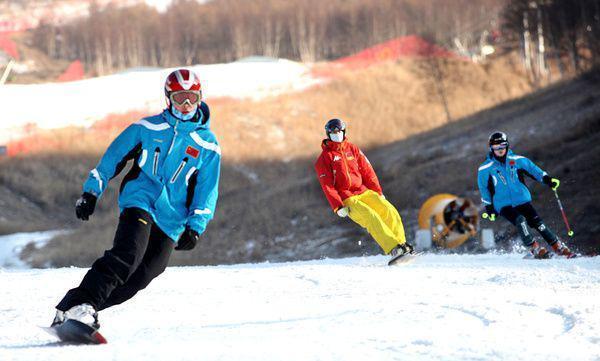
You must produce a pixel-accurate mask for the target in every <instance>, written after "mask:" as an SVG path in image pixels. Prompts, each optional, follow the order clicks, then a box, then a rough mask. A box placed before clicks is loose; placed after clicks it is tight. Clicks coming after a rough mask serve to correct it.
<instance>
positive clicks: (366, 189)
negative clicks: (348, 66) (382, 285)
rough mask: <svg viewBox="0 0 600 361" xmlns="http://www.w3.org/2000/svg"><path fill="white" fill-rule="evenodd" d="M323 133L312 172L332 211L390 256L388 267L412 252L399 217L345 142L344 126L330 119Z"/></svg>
mask: <svg viewBox="0 0 600 361" xmlns="http://www.w3.org/2000/svg"><path fill="white" fill-rule="evenodd" d="M325 133H326V134H327V138H326V139H324V140H323V143H322V145H321V147H322V148H323V152H322V153H321V155H320V156H319V159H317V162H316V164H315V170H316V172H317V177H318V178H319V183H321V188H323V192H324V193H325V197H327V200H328V201H329V204H330V205H331V208H332V209H333V211H334V212H335V213H336V214H337V215H338V216H340V217H342V218H344V217H347V216H350V219H352V220H353V221H354V222H356V223H358V224H359V225H360V226H362V227H363V228H366V229H367V231H368V232H369V234H371V236H372V237H373V238H374V239H375V241H376V242H377V243H378V244H379V246H380V247H381V248H382V249H383V251H384V252H385V254H391V255H392V259H391V260H390V264H391V263H393V262H394V261H396V260H397V259H399V258H400V257H402V256H403V255H404V254H406V253H412V252H413V247H412V246H411V245H410V244H408V243H407V242H406V237H405V235H404V226H403V225H402V219H401V218H400V214H398V211H397V210H396V208H395V207H394V206H393V205H392V204H391V203H390V202H388V201H387V200H386V199H385V197H384V196H383V191H382V189H381V185H379V180H378V179H377V175H376V174H375V171H374V170H373V167H372V166H371V163H370V162H369V160H368V159H367V157H366V156H365V155H364V154H363V152H362V151H361V150H360V149H359V148H358V147H357V146H356V145H354V144H352V143H350V142H349V141H348V140H347V139H346V124H345V123H344V122H343V121H342V120H340V119H331V120H330V121H328V122H327V124H326V125H325Z"/></svg>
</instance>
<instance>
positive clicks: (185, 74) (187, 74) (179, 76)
mask: <svg viewBox="0 0 600 361" xmlns="http://www.w3.org/2000/svg"><path fill="white" fill-rule="evenodd" d="M177 92H195V93H198V95H199V97H200V98H202V85H201V84H200V79H199V78H198V76H197V75H196V74H195V73H194V72H193V71H190V70H187V69H177V70H175V71H173V72H172V73H171V74H169V76H168V77H167V80H166V81H165V96H166V97H167V103H168V104H169V105H170V103H171V95H172V94H173V93H177Z"/></svg>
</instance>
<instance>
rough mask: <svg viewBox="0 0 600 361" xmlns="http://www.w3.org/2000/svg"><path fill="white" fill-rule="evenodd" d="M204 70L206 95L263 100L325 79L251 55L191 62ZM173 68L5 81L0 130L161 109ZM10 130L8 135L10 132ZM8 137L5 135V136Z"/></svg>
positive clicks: (295, 66)
mask: <svg viewBox="0 0 600 361" xmlns="http://www.w3.org/2000/svg"><path fill="white" fill-rule="evenodd" d="M188 69H191V70H193V71H195V72H196V74H198V76H199V77H200V81H201V82H202V89H203V94H204V96H205V97H206V99H208V100H210V99H211V98H213V99H214V98H218V97H229V98H242V99H244V98H248V99H254V100H256V99H261V98H265V97H269V96H274V95H278V94H282V93H286V92H290V91H297V90H302V89H305V88H307V87H309V86H312V85H315V84H317V83H319V82H320V80H318V79H317V78H314V77H313V76H312V75H311V73H310V67H309V66H308V65H305V64H302V63H297V62H293V61H290V60H285V59H271V58H249V59H246V60H244V59H242V60H240V61H237V62H233V63H227V64H212V65H196V66H192V67H188ZM173 70H174V68H173V69H156V68H139V69H131V70H129V71H126V72H122V73H119V74H114V75H108V76H103V77H98V78H91V79H85V80H81V81H74V82H67V83H43V84H28V85H19V84H14V85H12V84H8V85H4V86H0V108H2V109H3V114H2V119H3V120H2V121H1V122H0V135H2V134H1V133H7V132H9V131H12V132H18V129H19V128H21V127H24V126H26V125H27V124H35V125H36V126H37V127H39V128H43V129H53V128H62V127H66V126H88V125H90V124H92V123H93V122H94V121H96V120H99V119H102V118H104V117H105V116H107V115H108V114H114V113H124V112H128V111H132V110H147V111H151V112H158V111H160V110H161V109H163V108H164V106H165V97H164V90H163V89H164V88H163V87H164V81H165V79H166V77H167V75H168V74H169V73H170V72H171V71H173ZM5 135H6V134H5ZM0 140H2V139H0Z"/></svg>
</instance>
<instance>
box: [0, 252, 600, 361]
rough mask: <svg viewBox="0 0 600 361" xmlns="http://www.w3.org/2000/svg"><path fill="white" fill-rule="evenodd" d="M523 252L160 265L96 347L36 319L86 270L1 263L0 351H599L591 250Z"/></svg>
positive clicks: (445, 354)
mask: <svg viewBox="0 0 600 361" xmlns="http://www.w3.org/2000/svg"><path fill="white" fill-rule="evenodd" d="M521 257H522V255H519V254H508V255H498V254H486V255H424V256H421V257H420V258H419V259H417V260H416V261H415V262H414V263H412V264H407V265H402V266H395V267H388V266H386V262H387V257H383V256H374V257H363V258H347V259H338V260H321V261H308V262H293V263H281V264H269V263H264V264H244V265H233V266H213V267H170V268H168V269H167V271H166V272H165V273H164V274H163V275H161V276H160V277H159V278H158V279H156V280H155V281H154V282H153V283H152V284H151V285H150V286H149V287H148V288H147V289H146V290H144V291H141V292H140V293H139V294H138V295H137V296H136V297H135V298H134V299H132V300H131V301H129V302H127V303H125V304H123V305H120V306H116V307H114V308H111V309H108V310H105V311H103V312H101V314H100V321H101V323H102V328H101V331H102V333H103V335H104V336H105V337H106V338H107V339H108V342H109V343H108V345H102V346H69V345H67V346H65V345H60V344H58V343H57V342H56V341H55V340H54V339H53V338H52V337H51V336H50V335H47V334H46V333H45V332H44V331H43V330H41V329H39V328H38V327H37V326H40V325H47V324H49V323H50V321H51V319H52V317H53V307H54V305H55V304H56V303H57V302H58V301H59V298H60V297H61V296H62V295H63V294H64V292H65V291H67V290H68V289H69V288H72V287H73V286H76V285H77V284H78V282H79V281H80V279H81V277H82V276H83V274H84V273H85V271H86V270H85V269H80V268H63V269H53V270H37V269H35V270H6V269H4V270H1V269H0V289H1V290H2V297H0V314H1V315H2V322H1V323H0V360H37V361H44V360H52V361H56V360H102V361H107V360H145V361H146V360H302V361H306V360H600V336H599V335H600V303H599V302H598V301H599V299H600V298H599V296H600V258H599V257H596V258H579V259H574V260H566V259H552V260H544V261H537V260H523V259H522V258H521Z"/></svg>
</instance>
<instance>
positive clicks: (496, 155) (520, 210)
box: [477, 132, 575, 258]
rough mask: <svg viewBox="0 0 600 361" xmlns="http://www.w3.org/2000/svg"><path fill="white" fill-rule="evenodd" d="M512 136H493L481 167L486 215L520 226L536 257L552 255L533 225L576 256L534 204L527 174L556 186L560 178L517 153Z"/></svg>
mask: <svg viewBox="0 0 600 361" xmlns="http://www.w3.org/2000/svg"><path fill="white" fill-rule="evenodd" d="M509 146H510V145H509V142H508V136H507V135H506V134H505V133H503V132H495V133H493V134H492V135H491V136H490V138H489V150H490V152H489V154H488V157H487V159H486V160H485V162H483V163H482V164H481V166H480V167H479V172H478V178H477V183H478V186H479V191H480V193H481V201H482V202H483V204H484V205H485V213H483V215H482V217H483V218H484V219H488V220H489V221H491V222H494V221H495V220H496V217H497V215H498V214H500V215H502V216H503V217H504V218H506V219H507V220H508V221H509V222H510V223H512V224H513V225H515V226H516V227H517V230H518V232H519V235H520V236H521V240H522V241H523V244H524V245H525V246H526V247H529V249H530V251H531V253H532V255H533V256H534V257H536V258H548V257H549V254H548V251H547V250H546V248H544V247H542V246H540V245H539V244H538V242H536V241H535V240H534V239H533V236H532V235H531V233H530V231H529V228H528V227H527V225H529V227H532V228H535V229H536V230H537V231H538V232H539V233H540V234H541V236H542V237H543V238H544V240H546V242H547V243H548V244H549V245H550V246H551V247H552V249H553V250H554V252H556V253H557V254H560V255H563V256H567V257H573V256H574V255H575V254H574V253H572V252H571V251H570V250H569V248H568V247H567V246H565V245H564V243H562V242H561V241H560V240H559V239H558V237H557V236H556V235H555V234H554V233H553V232H552V231H551V230H550V229H549V228H548V226H547V225H546V224H544V222H543V221H542V219H541V218H540V216H539V215H538V214H537V212H536V210H535V208H533V205H532V204H531V193H530V192H529V188H527V185H526V184H525V177H530V178H532V179H534V180H536V181H538V182H541V183H544V184H546V185H547V186H549V187H551V188H552V189H553V190H556V189H558V187H559V186H560V181H559V180H558V179H556V178H551V177H550V176H549V175H548V173H546V172H544V171H543V170H541V169H540V168H539V167H538V166H537V165H535V164H534V163H533V162H532V161H531V160H529V159H527V158H525V157H523V156H520V155H516V154H514V153H513V152H512V150H510V149H509Z"/></svg>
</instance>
